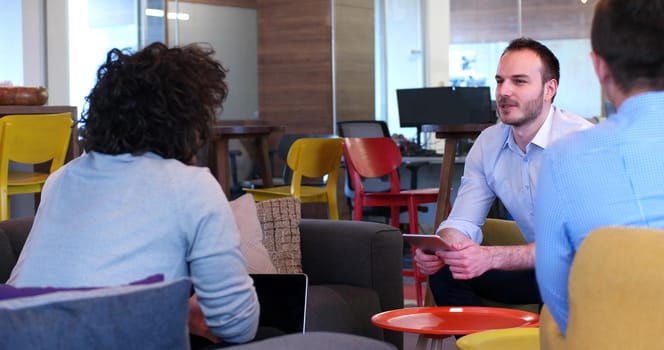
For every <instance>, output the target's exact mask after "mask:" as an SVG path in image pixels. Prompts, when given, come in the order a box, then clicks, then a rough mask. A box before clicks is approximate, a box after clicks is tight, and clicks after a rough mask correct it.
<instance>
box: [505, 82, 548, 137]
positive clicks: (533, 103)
mask: <svg viewBox="0 0 664 350" xmlns="http://www.w3.org/2000/svg"><path fill="white" fill-rule="evenodd" d="M543 100H544V87H542V92H541V93H540V95H539V96H538V97H537V98H534V99H532V100H530V101H528V102H526V103H525V104H523V117H522V118H521V119H518V120H514V121H510V122H508V123H505V124H507V125H511V126H514V127H520V126H523V125H526V124H528V123H530V122H532V121H533V120H535V119H537V117H538V116H539V115H540V114H541V113H542V108H544V101H543Z"/></svg>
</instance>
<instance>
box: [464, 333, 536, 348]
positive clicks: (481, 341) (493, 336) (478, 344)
mask: <svg viewBox="0 0 664 350" xmlns="http://www.w3.org/2000/svg"><path fill="white" fill-rule="evenodd" d="M456 346H457V349H459V350H538V349H539V328H537V327H532V328H504V329H492V330H489V331H482V332H477V333H473V334H468V335H466V336H463V337H461V338H459V339H457V341H456Z"/></svg>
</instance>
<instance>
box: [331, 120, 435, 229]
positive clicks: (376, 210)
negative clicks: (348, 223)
mask: <svg viewBox="0 0 664 350" xmlns="http://www.w3.org/2000/svg"><path fill="white" fill-rule="evenodd" d="M337 134H338V135H339V136H340V137H390V131H389V129H388V127H387V123H385V122H384V121H382V120H348V121H338V122H337ZM427 164H429V163H428V162H408V163H404V164H403V165H404V166H405V167H406V168H407V169H408V170H410V179H411V180H410V188H407V189H415V188H417V172H418V170H419V168H421V167H422V166H424V165H427ZM363 183H364V190H365V191H366V192H388V191H389V190H390V182H389V178H387V177H385V178H372V179H366V180H364V181H363ZM344 194H345V195H346V200H347V202H348V207H349V208H350V210H351V214H352V210H353V198H355V191H354V190H353V185H352V183H351V181H350V176H349V174H348V170H346V180H345V181H344ZM402 209H404V210H403V211H405V208H402ZM418 211H420V212H426V211H427V207H424V206H420V207H418ZM363 216H374V217H376V216H377V217H383V218H385V223H389V221H390V208H389V207H364V211H363Z"/></svg>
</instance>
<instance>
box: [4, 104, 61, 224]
mask: <svg viewBox="0 0 664 350" xmlns="http://www.w3.org/2000/svg"><path fill="white" fill-rule="evenodd" d="M72 125H73V120H72V119H71V113H59V114H25V115H6V116H4V117H2V118H0V220H7V219H9V217H10V210H9V196H10V195H15V194H23V193H39V192H41V190H42V188H43V187H44V183H45V182H46V178H47V177H48V176H49V175H50V174H51V173H52V172H54V171H56V170H57V169H58V168H60V167H61V166H62V165H63V164H64V162H65V156H66V154H67V148H68V147H69V138H70V136H71V131H72ZM10 161H11V162H16V163H22V164H31V165H35V164H41V163H45V162H48V161H50V162H51V166H50V168H49V170H48V172H47V173H42V172H35V171H13V170H11V171H10V170H9V163H10Z"/></svg>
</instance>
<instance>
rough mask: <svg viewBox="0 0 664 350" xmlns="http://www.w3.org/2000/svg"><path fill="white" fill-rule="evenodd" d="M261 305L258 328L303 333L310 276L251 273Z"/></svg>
mask: <svg viewBox="0 0 664 350" xmlns="http://www.w3.org/2000/svg"><path fill="white" fill-rule="evenodd" d="M251 278H252V279H253V280H254V287H255V288H256V294H257V295H258V302H259V303H260V306H261V314H260V320H259V322H258V325H259V327H273V328H277V329H279V330H281V331H283V332H284V333H304V330H305V324H306V313H307V311H306V308H307V284H308V280H307V275H305V274H251Z"/></svg>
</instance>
